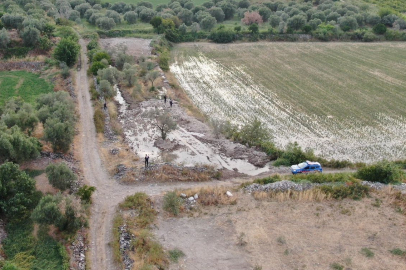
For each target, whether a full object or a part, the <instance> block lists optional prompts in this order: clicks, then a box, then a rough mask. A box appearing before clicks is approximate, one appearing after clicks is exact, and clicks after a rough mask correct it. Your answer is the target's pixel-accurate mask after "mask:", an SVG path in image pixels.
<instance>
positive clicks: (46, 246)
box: [3, 219, 67, 270]
mask: <svg viewBox="0 0 406 270" xmlns="http://www.w3.org/2000/svg"><path fill="white" fill-rule="evenodd" d="M6 229H7V238H6V239H5V240H4V241H3V247H4V252H5V254H6V255H7V259H8V260H10V261H12V262H13V263H15V264H16V265H18V266H21V268H23V266H25V267H24V269H27V268H28V269H42V270H64V269H65V268H64V264H65V263H66V256H67V254H66V250H65V248H64V247H63V246H62V245H61V244H59V243H58V242H56V241H55V240H54V239H53V238H51V237H50V236H49V235H48V234H47V228H46V227H42V228H40V229H39V231H38V235H37V236H38V237H37V238H35V237H34V236H33V234H32V232H33V229H34V226H33V223H32V221H31V220H30V219H28V220H26V221H23V222H21V223H17V224H7V228H6ZM65 266H66V265H65Z"/></svg>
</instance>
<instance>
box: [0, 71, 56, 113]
mask: <svg viewBox="0 0 406 270" xmlns="http://www.w3.org/2000/svg"><path fill="white" fill-rule="evenodd" d="M0 89H1V91H0V105H3V104H4V103H5V102H6V101H7V100H8V99H9V98H11V97H18V96H19V97H21V98H22V99H23V100H24V101H25V102H29V103H34V102H35V99H36V98H37V97H38V96H39V95H41V94H46V93H49V92H51V91H52V86H51V85H50V84H49V83H47V82H46V81H45V80H44V79H41V78H40V77H39V75H37V74H34V73H29V72H26V71H1V72H0Z"/></svg>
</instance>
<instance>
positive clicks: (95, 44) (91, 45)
mask: <svg viewBox="0 0 406 270" xmlns="http://www.w3.org/2000/svg"><path fill="white" fill-rule="evenodd" d="M86 48H87V50H88V51H90V50H93V49H97V48H99V43H98V42H97V40H94V39H93V40H91V41H90V42H89V44H87V46H86Z"/></svg>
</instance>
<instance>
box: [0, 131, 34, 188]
mask: <svg viewBox="0 0 406 270" xmlns="http://www.w3.org/2000/svg"><path fill="white" fill-rule="evenodd" d="M3 125H4V124H3ZM40 151H41V144H40V143H39V141H38V140H37V139H36V138H34V137H29V136H27V135H26V134H24V133H23V132H22V131H21V130H20V128H19V127H18V126H13V127H12V128H10V129H7V128H6V127H5V126H3V127H2V125H0V160H2V161H5V160H10V161H14V162H17V163H18V162H22V161H25V160H29V159H34V158H37V157H38V156H39V153H40ZM0 189H1V186H0Z"/></svg>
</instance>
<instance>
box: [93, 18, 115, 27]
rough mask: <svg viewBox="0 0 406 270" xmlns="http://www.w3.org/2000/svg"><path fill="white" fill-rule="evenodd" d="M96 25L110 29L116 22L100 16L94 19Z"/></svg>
mask: <svg viewBox="0 0 406 270" xmlns="http://www.w3.org/2000/svg"><path fill="white" fill-rule="evenodd" d="M96 25H97V27H99V28H101V29H103V30H110V29H113V28H114V27H115V26H116V23H115V21H114V19H112V18H108V17H101V18H98V19H97V20H96Z"/></svg>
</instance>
